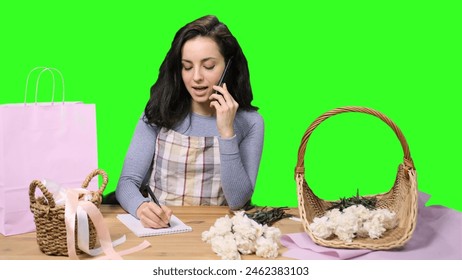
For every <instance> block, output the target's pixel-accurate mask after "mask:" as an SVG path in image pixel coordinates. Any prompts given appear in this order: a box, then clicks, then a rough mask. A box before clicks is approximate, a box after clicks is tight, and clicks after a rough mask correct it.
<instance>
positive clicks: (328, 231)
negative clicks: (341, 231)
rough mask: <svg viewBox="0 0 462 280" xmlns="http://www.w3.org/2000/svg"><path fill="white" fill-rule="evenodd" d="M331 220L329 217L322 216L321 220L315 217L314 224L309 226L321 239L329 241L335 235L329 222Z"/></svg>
mask: <svg viewBox="0 0 462 280" xmlns="http://www.w3.org/2000/svg"><path fill="white" fill-rule="evenodd" d="M328 220H329V218H328V217H327V216H322V217H321V218H318V217H315V218H314V220H313V223H311V224H310V225H309V227H310V230H311V231H312V232H313V234H314V235H315V236H317V237H319V238H322V239H327V238H329V237H330V236H331V235H332V233H333V228H332V227H330V223H329V222H328Z"/></svg>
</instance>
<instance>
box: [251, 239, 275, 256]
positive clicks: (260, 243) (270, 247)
mask: <svg viewBox="0 0 462 280" xmlns="http://www.w3.org/2000/svg"><path fill="white" fill-rule="evenodd" d="M255 254H256V255H257V256H259V257H263V258H267V259H274V258H276V257H277V256H278V254H279V253H278V245H277V244H276V243H274V242H273V240H271V239H269V238H265V237H263V236H261V237H259V238H258V239H257V251H256V252H255Z"/></svg>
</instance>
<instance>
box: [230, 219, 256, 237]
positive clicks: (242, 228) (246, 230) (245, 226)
mask: <svg viewBox="0 0 462 280" xmlns="http://www.w3.org/2000/svg"><path fill="white" fill-rule="evenodd" d="M233 232H234V233H235V234H239V235H242V236H244V237H245V238H247V239H251V240H255V239H256V238H257V237H256V233H257V229H256V228H254V227H252V225H251V224H250V223H245V222H243V223H240V224H234V225H233Z"/></svg>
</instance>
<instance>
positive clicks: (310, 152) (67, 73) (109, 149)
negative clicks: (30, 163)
mask: <svg viewBox="0 0 462 280" xmlns="http://www.w3.org/2000/svg"><path fill="white" fill-rule="evenodd" d="M101 2H103V1H101ZM117 2H120V3H117ZM458 2H459V1H446V0H438V1H436V0H435V1H414V0H413V1H394V0H393V1H300V2H297V1H277V2H276V1H275V2H271V1H270V2H261V3H260V2H256V1H241V0H239V1H236V0H235V1H208V0H207V1H146V2H142V3H136V1H107V2H104V3H99V2H98V1H79V2H75V3H66V2H65V1H40V2H39V1H33V2H32V1H31V2H27V1H15V2H14V3H12V2H7V3H5V1H4V2H2V3H1V4H0V26H1V29H0V36H1V44H0V48H1V53H0V57H1V67H0V71H1V74H0V79H1V93H0V104H6V103H21V102H23V100H24V88H25V80H26V76H27V74H28V72H29V71H30V70H31V69H32V68H34V67H36V66H48V67H55V68H58V69H60V70H61V72H62V73H63V75H64V79H65V86H66V101H83V102H85V103H94V104H96V110H97V128H98V161H99V167H100V168H102V169H104V170H106V171H107V173H108V175H109V184H108V186H107V188H106V193H107V192H110V191H113V190H114V189H115V187H116V184H117V180H118V177H119V175H120V171H121V169H122V164H123V160H124V156H125V153H126V151H127V148H128V145H129V143H130V139H131V136H132V134H133V131H134V127H135V124H136V122H137V120H138V117H139V116H140V114H141V112H142V111H143V109H144V106H145V103H146V101H147V99H148V96H149V88H150V86H151V85H152V84H153V83H154V82H155V80H156V78H157V73H158V69H159V66H160V64H161V62H162V61H163V58H164V56H165V54H166V53H167V51H168V49H169V47H170V44H171V41H172V39H173V36H174V35H175V32H176V31H177V30H178V29H179V28H180V27H182V26H183V25H184V24H185V23H187V22H189V21H192V20H194V19H196V18H198V17H200V16H203V15H206V14H215V15H217V16H218V18H219V19H220V20H221V21H223V22H225V23H226V24H227V25H228V27H229V28H230V30H231V32H232V33H233V34H234V35H235V36H236V38H237V39H238V41H239V42H240V44H241V47H242V48H243V51H244V53H245V54H246V57H247V59H248V62H249V67H250V71H251V81H252V87H253V91H254V104H255V105H257V106H259V107H260V111H259V112H260V113H261V115H262V116H263V118H264V120H265V142H264V150H263V156H262V162H261V167H260V172H259V175H258V179H257V185H256V189H255V193H254V196H253V198H252V201H253V203H254V204H257V205H261V206H296V205H297V192H296V183H295V181H294V168H295V166H296V163H297V157H298V148H299V145H300V141H301V138H302V136H303V134H304V132H305V130H306V129H307V128H308V126H309V125H310V124H311V123H312V122H313V121H314V120H315V119H316V118H317V117H318V116H319V115H321V114H322V113H324V112H326V111H328V110H330V109H333V108H336V107H341V106H363V107H370V108H373V109H376V110H378V111H380V112H382V113H383V114H385V115H386V116H388V117H389V118H390V119H391V120H393V122H395V124H396V125H397V126H398V127H399V128H400V129H401V130H402V132H403V133H404V135H405V136H406V140H407V142H408V144H409V147H410V150H411V155H412V158H413V159H414V162H415V166H416V169H417V172H418V182H419V190H420V191H422V192H426V193H428V194H431V199H430V201H429V204H430V205H435V204H440V205H444V206H447V207H451V208H453V209H457V210H459V211H462V204H461V203H460V200H461V198H462V191H461V189H462V188H461V183H460V179H459V176H460V158H461V157H462V153H461V149H460V143H461V137H460V132H459V129H460V120H461V117H460V107H461V106H460V105H461V97H460V95H461V93H462V90H461V83H460V82H461V68H460V67H461V62H462V61H461V49H462V46H461V39H460V30H461V19H460V12H461V9H460V4H458ZM48 79H49V80H48V82H47V79H46V78H45V76H44V78H43V82H42V84H41V87H40V92H39V99H38V101H50V98H51V94H50V83H51V82H50V81H51V79H50V78H48ZM28 101H29V102H32V101H33V97H32V96H30V97H29V99H28ZM402 158H403V152H402V149H401V146H400V143H399V141H398V139H397V138H396V136H395V135H394V133H393V131H392V130H391V129H390V128H389V127H388V126H387V125H386V124H385V123H383V122H382V121H380V120H379V119H377V118H375V117H372V116H369V115H366V114H360V113H347V114H341V115H337V116H334V117H333V118H330V119H328V120H327V121H325V122H323V123H322V124H321V125H320V126H319V127H318V128H317V129H315V131H314V133H313V134H312V136H311V137H310V140H309V142H308V145H307V151H306V154H305V167H306V180H307V182H308V183H309V185H310V186H311V188H312V189H313V190H314V192H315V193H316V194H318V195H319V196H320V197H322V198H324V199H329V200H331V199H338V198H339V197H342V196H351V195H354V194H356V190H357V189H359V191H360V194H363V195H366V194H375V193H381V192H385V191H388V190H389V189H390V188H391V187H392V185H393V182H394V179H395V175H396V170H397V167H398V164H399V163H401V162H402Z"/></svg>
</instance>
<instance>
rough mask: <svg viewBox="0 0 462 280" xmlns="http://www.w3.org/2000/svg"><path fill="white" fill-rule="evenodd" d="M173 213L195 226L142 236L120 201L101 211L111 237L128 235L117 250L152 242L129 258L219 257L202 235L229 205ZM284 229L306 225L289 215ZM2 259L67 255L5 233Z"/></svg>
mask: <svg viewBox="0 0 462 280" xmlns="http://www.w3.org/2000/svg"><path fill="white" fill-rule="evenodd" d="M171 209H172V210H173V212H174V214H175V215H176V216H177V217H178V218H180V219H181V220H182V221H183V222H184V223H185V224H187V225H189V226H191V227H192V229H193V230H192V232H187V233H178V234H171V235H162V236H151V237H142V238H139V237H137V236H136V235H134V234H133V233H132V232H131V231H130V230H129V229H128V228H127V227H126V226H125V225H124V224H122V223H121V222H120V221H119V220H118V219H117V217H116V215H117V214H120V213H125V211H124V210H123V209H122V208H121V207H120V206H118V205H102V206H101V212H102V213H103V216H104V219H105V222H106V225H107V226H108V228H109V231H110V233H111V238H112V240H115V239H117V238H119V237H121V236H122V235H126V237H127V240H126V242H125V243H123V244H121V245H119V246H117V247H116V248H115V249H116V251H121V250H124V249H129V248H131V247H133V246H136V245H138V244H140V243H141V242H142V241H143V240H147V241H149V242H150V243H151V247H149V248H146V249H144V250H141V251H139V252H136V253H133V254H131V255H125V256H123V258H124V259H127V260H130V259H132V260H143V259H144V260H150V259H153V260H154V259H156V260H157V259H159V260H219V259H221V258H220V257H218V256H217V255H216V254H215V253H214V252H213V251H212V248H211V245H210V244H207V243H206V242H203V241H202V239H201V235H202V232H204V231H206V230H209V228H210V227H211V226H212V225H213V224H214V223H215V221H216V219H218V218H220V217H223V216H225V215H230V216H231V215H232V212H230V211H229V208H228V207H215V206H206V207H204V206H183V207H171ZM286 212H288V213H291V214H294V215H296V216H298V209H290V210H288V211H286ZM273 226H274V227H278V228H279V229H281V232H282V233H283V234H286V233H295V232H303V227H302V224H301V223H300V222H297V221H293V220H290V219H283V220H280V221H278V222H277V223H275V224H274V225H273ZM285 250H286V248H285V247H283V246H280V248H279V253H280V254H279V257H278V259H287V258H284V257H282V256H281V254H282V253H283V252H284V251H285ZM79 258H80V259H89V258H91V257H89V256H88V255H86V254H81V255H79ZM0 259H3V260H59V259H64V260H65V259H68V257H66V256H49V255H46V254H44V253H42V252H41V251H40V249H39V247H38V245H37V240H36V236H35V232H32V233H26V234H20V235H13V236H6V237H5V236H3V235H1V234H0ZM242 259H244V260H252V259H259V260H261V259H262V258H260V257H257V256H256V255H254V254H253V255H242Z"/></svg>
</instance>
